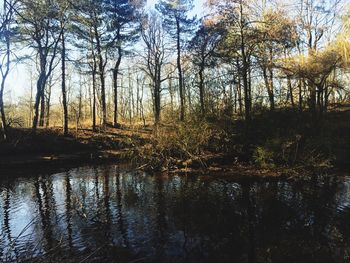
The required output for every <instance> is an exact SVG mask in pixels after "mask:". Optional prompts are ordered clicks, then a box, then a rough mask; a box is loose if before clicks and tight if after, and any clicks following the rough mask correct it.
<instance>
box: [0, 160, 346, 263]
mask: <svg viewBox="0 0 350 263" xmlns="http://www.w3.org/2000/svg"><path fill="white" fill-rule="evenodd" d="M2 177H3V178H4V177H6V178H11V177H12V175H11V174H10V173H8V174H6V175H4V174H3V175H2ZM223 178H224V177H223ZM223 178H221V179H220V178H216V179H215V178H210V177H208V176H207V177H204V176H198V177H194V176H191V177H189V176H188V177H186V176H176V175H173V176H165V175H148V174H145V173H142V172H138V171H129V170H128V169H127V168H125V167H122V166H116V165H102V166H96V167H81V168H75V169H70V170H67V171H65V172H60V173H55V174H50V173H45V172H37V173H36V172H30V173H28V174H27V175H25V176H16V177H15V178H13V179H11V180H10V179H1V181H0V227H1V229H0V238H1V239H0V240H1V241H0V261H1V262H218V263H219V262H350V177H347V176H337V177H332V178H318V179H315V180H311V181H308V182H306V181H294V180H282V179H281V180H272V181H271V180H269V181H266V180H246V181H244V182H242V181H241V182H239V181H238V182H235V181H232V180H225V179H223Z"/></svg>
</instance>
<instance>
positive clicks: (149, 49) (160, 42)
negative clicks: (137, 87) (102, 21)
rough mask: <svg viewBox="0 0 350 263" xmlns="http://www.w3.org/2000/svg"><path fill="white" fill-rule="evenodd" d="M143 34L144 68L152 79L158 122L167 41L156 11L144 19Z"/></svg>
mask: <svg viewBox="0 0 350 263" xmlns="http://www.w3.org/2000/svg"><path fill="white" fill-rule="evenodd" d="M141 35H142V40H143V42H144V44H145V47H146V49H145V50H146V55H145V56H144V57H143V59H144V61H145V67H142V69H143V71H144V72H145V73H146V74H147V76H148V77H149V79H150V80H151V87H152V90H151V92H152V96H153V111H154V119H155V123H156V124H158V123H159V121H160V114H161V91H162V87H161V84H162V82H163V81H164V80H165V79H162V76H161V75H162V68H163V66H164V63H165V58H166V54H165V51H166V50H165V45H166V43H165V37H164V31H163V28H162V25H161V23H160V21H159V19H158V18H157V15H156V14H155V13H152V14H151V15H149V16H148V17H145V18H144V19H143V20H142V25H141Z"/></svg>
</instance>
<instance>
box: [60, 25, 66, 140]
mask: <svg viewBox="0 0 350 263" xmlns="http://www.w3.org/2000/svg"><path fill="white" fill-rule="evenodd" d="M61 41H62V53H61V63H62V65H61V66H62V104H63V120H64V121H63V134H64V136H67V135H68V105H67V90H66V43H65V36H64V32H63V33H62V40H61Z"/></svg>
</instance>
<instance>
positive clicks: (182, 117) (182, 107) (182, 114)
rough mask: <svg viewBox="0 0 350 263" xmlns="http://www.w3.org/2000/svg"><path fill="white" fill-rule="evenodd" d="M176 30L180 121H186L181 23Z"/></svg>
mask: <svg viewBox="0 0 350 263" xmlns="http://www.w3.org/2000/svg"><path fill="white" fill-rule="evenodd" d="M176 30H177V39H176V40H177V41H176V48H177V70H178V74H179V92H180V121H184V120H185V94H184V87H183V75H182V66H181V43H180V21H179V20H178V19H177V20H176Z"/></svg>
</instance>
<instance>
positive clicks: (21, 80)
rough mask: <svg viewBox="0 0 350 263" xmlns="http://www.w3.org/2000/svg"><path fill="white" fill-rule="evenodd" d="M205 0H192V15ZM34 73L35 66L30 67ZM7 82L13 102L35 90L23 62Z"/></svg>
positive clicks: (151, 4) (152, 0)
mask: <svg viewBox="0 0 350 263" xmlns="http://www.w3.org/2000/svg"><path fill="white" fill-rule="evenodd" d="M157 1H158V0H148V3H147V6H148V8H152V7H154V5H155V3H156V2H157ZM0 2H1V1H0ZM204 2H205V0H194V1H193V4H194V9H193V11H192V14H193V15H197V16H199V17H200V16H201V14H202V11H203V5H204ZM32 70H33V71H34V72H33V73H34V74H35V68H33V69H32ZM6 82H7V84H6V89H5V100H7V101H9V100H10V101H12V102H15V100H16V99H17V98H18V97H21V96H22V97H23V96H27V95H28V94H30V86H31V85H33V91H34V92H35V84H36V80H35V79H31V76H30V70H29V69H28V66H26V65H23V64H17V65H15V66H14V67H13V68H12V70H11V72H10V74H9V76H8V78H7V81H6ZM56 90H57V92H54V93H53V96H55V97H57V98H53V99H57V100H58V96H59V89H56Z"/></svg>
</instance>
